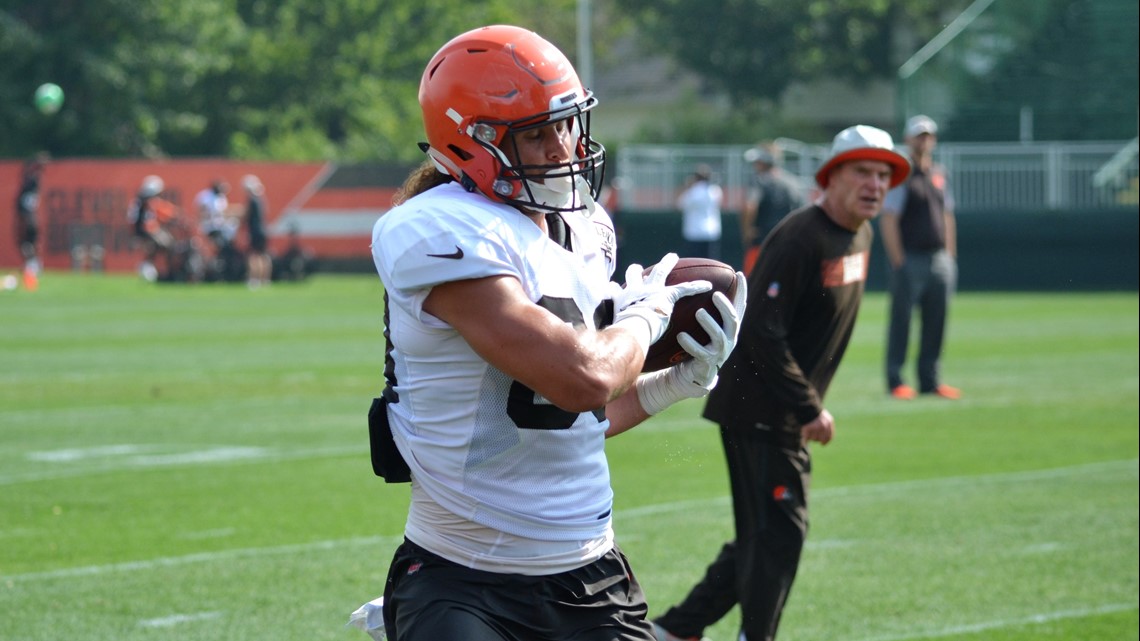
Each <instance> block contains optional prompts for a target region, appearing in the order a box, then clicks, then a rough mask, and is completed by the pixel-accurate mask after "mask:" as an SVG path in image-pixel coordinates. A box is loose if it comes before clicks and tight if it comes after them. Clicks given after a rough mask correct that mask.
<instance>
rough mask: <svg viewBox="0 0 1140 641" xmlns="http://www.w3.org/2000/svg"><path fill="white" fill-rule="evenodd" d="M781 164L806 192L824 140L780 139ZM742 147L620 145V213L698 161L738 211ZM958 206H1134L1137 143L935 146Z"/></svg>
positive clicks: (746, 168) (661, 206) (656, 204)
mask: <svg viewBox="0 0 1140 641" xmlns="http://www.w3.org/2000/svg"><path fill="white" fill-rule="evenodd" d="M777 144H779V146H780V147H781V148H782V149H783V151H784V168H785V170H786V171H788V172H789V173H790V174H792V175H794V176H795V177H797V178H798V179H799V181H800V183H801V184H802V185H803V187H804V193H805V194H806V195H810V194H811V193H812V191H813V187H814V186H815V181H814V177H813V176H814V173H815V170H816V169H817V168H818V167H819V166H820V165H821V164H822V162H823V160H824V159H825V158H826V156H827V151H828V147H827V145H810V144H806V143H802V142H799V141H795V140H789V139H780V140H778V141H777ZM747 149H748V147H747V146H744V145H739V146H737V145H728V146H720V145H626V146H624V147H622V148H621V149H620V150H619V153H618V155H617V158H616V163H615V164H616V167H611V170H615V169H616V172H617V182H616V183H615V184H616V185H618V186H619V188H620V199H621V200H620V204H621V208H622V210H623V211H638V210H654V211H660V210H666V209H673V208H674V201H675V199H676V196H677V193H678V192H679V191H680V189H681V187H682V186H683V185H684V182H685V180H686V178H687V177H688V176H689V175H690V174H692V172H693V170H694V169H695V168H696V166H697V165H698V164H706V165H708V166H710V167H711V168H712V170H713V174H714V176H715V178H716V180H717V181H718V182H719V183H720V184H721V185H722V187H724V189H725V194H726V196H725V209H726V210H739V209H740V208H741V206H742V205H743V203H744V199H745V197H746V194H747V188H748V185H749V182H750V181H751V178H752V175H753V171H752V167H751V165H750V164H749V163H747V162H745V160H744V152H745V151H746V150H747ZM935 159H936V161H937V162H940V163H942V164H943V165H945V166H946V169H947V171H948V172H949V174H950V181H951V186H952V189H953V190H954V196H955V198H956V200H957V209H958V211H999V210H1018V211H1026V210H1042V211H1046V210H1082V209H1097V208H1104V207H1121V206H1129V205H1136V204H1137V182H1138V179H1137V175H1138V161H1137V141H1136V140H1132V141H1125V142H1041V143H1009V144H998V143H948V142H943V143H940V144H939V145H938V148H937V149H936V151H935Z"/></svg>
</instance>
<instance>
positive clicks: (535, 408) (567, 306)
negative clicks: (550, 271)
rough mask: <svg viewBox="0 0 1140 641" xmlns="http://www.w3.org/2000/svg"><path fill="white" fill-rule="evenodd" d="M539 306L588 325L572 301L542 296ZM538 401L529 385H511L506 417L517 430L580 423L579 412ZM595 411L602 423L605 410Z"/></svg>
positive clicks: (563, 317) (595, 415)
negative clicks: (513, 423) (568, 410)
mask: <svg viewBox="0 0 1140 641" xmlns="http://www.w3.org/2000/svg"><path fill="white" fill-rule="evenodd" d="M538 305H539V306H540V307H543V308H545V309H547V310H549V311H550V312H551V313H553V314H554V315H555V316H557V317H558V318H561V319H562V320H564V321H566V322H568V323H570V324H571V325H577V326H582V325H584V324H585V322H584V321H583V319H582V312H581V311H580V310H579V309H578V306H577V305H575V304H574V301H573V300H571V299H569V298H554V297H550V296H543V297H542V298H541V299H539V301H538ZM538 398H539V397H538V394H536V393H535V391H534V390H532V389H531V388H529V387H527V386H526V385H523V384H522V383H520V382H518V381H513V382H512V383H511V391H510V393H509V394H508V396H507V416H509V417H511V420H512V421H514V422H515V426H516V427H518V428H519V429H532V430H565V429H569V428H570V426H571V425H573V424H574V421H576V420H578V414H577V413H576V412H567V411H566V410H564V409H562V408H560V407H557V406H555V405H552V404H550V403H548V402H547V403H540V402H539V400H538ZM592 412H593V414H594V417H595V418H597V419H598V420H599V421H603V420H605V418H606V408H604V407H599V408H598V409H595V410H593V411H592Z"/></svg>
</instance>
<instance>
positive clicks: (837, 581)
mask: <svg viewBox="0 0 1140 641" xmlns="http://www.w3.org/2000/svg"><path fill="white" fill-rule="evenodd" d="M885 308H886V302H885V299H884V297H883V296H882V295H881V294H870V295H868V297H867V300H866V301H865V303H864V307H863V311H862V314H861V317H860V319H859V324H858V326H857V330H856V336H855V338H854V341H853V343H852V346H851V349H850V350H849V352H848V355H847V357H846V359H845V362H844V364H843V366H842V367H841V368H840V370H839V375H838V377H837V378H836V380H835V382H834V384H833V386H832V391H831V394H830V397H829V398H828V403H827V406H828V408H829V409H830V410H831V412H832V413H833V414H834V415H835V417H836V420H837V423H838V435H837V438H836V440H835V441H834V442H833V443H832V444H831V445H829V446H827V447H826V448H818V447H817V448H816V450H815V451H814V457H815V475H814V488H813V495H812V519H813V523H812V532H811V535H810V537H809V542H808V547H807V549H806V551H805V554H804V560H803V562H802V564H801V567H800V576H799V579H798V581H797V584H796V587H795V590H794V591H793V593H792V597H791V602H790V604H789V606H788V609H787V611H786V612H785V617H784V623H783V626H782V632H781V638H782V639H785V640H787V641H904V640H906V641H910V640H923V639H939V640H946V641H981V640H986V641H991V640H992V641H1030V640H1034V641H1036V640H1042V639H1045V640H1053V639H1065V640H1073V641H1094V640H1105V641H1109V640H1111V641H1119V640H1125V639H1129V640H1134V639H1136V638H1137V635H1138V631H1140V624H1138V599H1140V587H1138V577H1140V571H1138V562H1140V561H1138V540H1140V534H1138V531H1140V526H1138V508H1137V501H1138V458H1140V453H1138V437H1137V428H1138V399H1140V391H1138V390H1140V371H1138V369H1140V368H1138V356H1137V355H1138V344H1140V343H1138V336H1140V332H1138V329H1137V327H1138V322H1140V313H1138V296H1137V294H1136V293H1135V292H1133V293H1114V294H1112V293H1104V294H1101V293H1098V294H1091V293H1090V294H962V295H960V296H959V297H958V298H957V299H956V301H955V306H954V308H953V310H952V319H951V323H950V337H949V342H948V353H947V355H946V360H945V379H946V381H947V382H949V383H951V384H954V385H958V386H960V387H961V388H962V389H963V391H964V395H965V396H964V399H963V400H961V401H959V402H948V401H941V400H939V399H926V398H923V399H919V400H917V401H913V402H898V401H892V400H890V399H888V398H887V396H886V394H885V393H884V390H883V383H882V376H881V367H880V361H881V356H882V339H883V336H884V312H885ZM382 349H383V348H382V337H381V290H380V285H379V282H378V280H377V279H375V278H370V277H367V276H331V275H320V276H317V277H315V278H314V279H311V280H310V281H308V282H305V283H301V284H295V285H288V284H278V285H274V286H273V287H271V288H268V289H264V290H259V291H255V292H251V291H248V290H247V289H246V288H245V287H243V286H228V285H209V286H189V287H187V286H155V285H148V284H145V283H142V282H139V281H138V280H136V279H135V278H132V277H128V276H84V275H73V274H66V273H48V274H47V275H46V276H45V277H44V278H43V279H42V282H41V286H40V291H38V292H35V293H28V292H24V291H15V292H3V291H0V639H2V640H3V641H37V640H44V641H48V640H50V641H57V640H65V639H66V640H79V639H82V640H91V641H134V640H153V639H179V640H211V641H216V640H221V639H225V640H245V639H250V640H255V639H256V640H260V639H274V640H297V641H315V640H322V639H331V640H345V641H364V640H365V639H366V638H367V637H366V635H364V634H363V633H362V632H360V631H358V630H354V629H350V628H346V627H345V626H344V624H345V622H346V621H347V618H348V614H349V613H350V612H351V611H352V610H353V609H355V608H356V607H357V606H359V605H360V604H361V603H363V602H364V601H366V600H368V599H370V598H372V597H374V596H377V595H378V594H379V593H380V592H381V590H382V586H383V581H384V576H385V572H386V569H387V564H388V560H389V557H390V554H391V551H392V550H393V548H394V547H395V545H396V544H397V541H398V540H399V537H400V535H401V532H402V529H403V521H404V515H405V510H406V504H407V487H406V486H387V485H385V484H384V483H383V482H382V481H381V480H380V479H378V478H376V477H374V476H372V472H371V469H370V467H369V462H368V455H367V435H366V429H365V421H364V415H365V412H366V410H367V407H368V404H369V401H370V399H371V397H372V396H373V395H374V394H375V393H376V392H377V391H378V389H379V386H380V378H381V360H382ZM700 408H701V404H700V402H698V401H692V402H688V403H685V404H681V405H679V406H677V407H674V408H672V409H670V410H669V411H667V412H665V413H664V414H663V415H661V416H659V417H656V418H655V419H653V420H652V421H651V422H649V423H646V424H645V425H643V426H641V427H639V428H637V429H636V430H634V431H632V432H630V433H628V434H625V435H623V436H621V437H619V438H617V439H614V440H612V441H610V443H609V451H610V455H611V464H612V468H613V474H614V487H615V491H616V494H617V511H616V529H617V533H618V540H619V542H620V543H621V544H622V546H623V548H624V549H625V551H626V552H627V554H628V555H629V556H630V558H631V560H632V562H633V565H634V568H635V569H636V570H637V572H638V576H639V578H640V580H641V582H642V584H643V586H644V588H645V590H646V592H647V595H648V598H649V600H650V606H651V609H652V611H654V612H658V611H661V610H663V609H664V608H665V607H667V606H669V605H671V604H672V603H674V602H675V601H676V600H678V599H679V598H681V596H682V595H683V594H684V593H685V592H686V591H687V589H688V588H689V586H690V585H691V584H692V583H693V582H694V581H696V580H697V579H698V578H699V576H700V575H701V573H702V572H703V570H704V567H705V564H706V563H707V562H708V561H710V560H711V559H712V558H713V556H714V555H715V553H716V551H717V550H718V549H719V546H720V544H721V542H722V541H723V540H724V539H725V538H726V537H729V536H731V531H732V522H731V513H730V506H729V500H728V496H727V494H728V490H727V481H726V477H725V472H724V465H723V461H722V457H721V452H720V443H719V440H718V438H717V436H716V432H715V429H714V427H713V426H712V425H711V424H709V423H707V422H705V421H703V420H701V419H699V418H698V414H699V411H700ZM737 622H738V615H737V614H736V613H735V612H734V613H732V614H730V615H729V616H728V617H727V618H726V619H725V620H723V621H722V622H721V623H720V624H718V625H717V626H716V627H714V628H711V629H710V630H709V631H708V635H709V636H710V637H711V638H712V639H713V640H714V641H729V640H730V639H732V640H734V639H735V629H736V625H737ZM460 641H461V640H460Z"/></svg>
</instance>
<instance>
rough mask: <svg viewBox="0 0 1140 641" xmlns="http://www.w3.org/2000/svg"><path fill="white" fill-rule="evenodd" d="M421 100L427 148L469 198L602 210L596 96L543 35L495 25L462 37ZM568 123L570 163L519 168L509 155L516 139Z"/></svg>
mask: <svg viewBox="0 0 1140 641" xmlns="http://www.w3.org/2000/svg"><path fill="white" fill-rule="evenodd" d="M419 101H420V108H421V109H422V111H423V118H424V130H425V132H426V133H427V139H428V142H427V146H426V148H425V151H427V153H428V155H429V156H430V157H431V158H432V160H433V161H434V162H435V165H436V167H437V169H439V170H440V171H443V172H446V173H448V174H450V175H451V177H452V178H454V179H455V180H457V181H459V183H460V184H462V185H463V186H464V187H465V188H466V189H467V190H468V191H475V190H478V191H479V192H481V193H483V194H484V195H486V196H487V197H488V198H491V199H492V200H497V201H500V202H505V203H510V204H512V205H516V206H519V207H523V208H526V209H530V210H538V211H582V210H588V209H590V208H592V207H593V201H594V199H595V198H597V196H598V191H599V190H600V189H601V185H602V178H603V174H602V172H603V167H604V165H605V156H606V151H605V148H604V147H603V146H602V145H601V143H599V142H597V141H595V140H594V139H593V138H591V137H590V114H589V112H590V110H591V109H593V108H594V106H595V105H596V104H597V99H596V98H594V96H593V94H591V93H590V92H589V91H587V90H586V89H585V88H584V87H583V86H582V82H581V81H580V80H579V79H578V74H577V72H575V71H574V67H573V66H572V65H571V64H570V61H569V60H567V58H566V56H565V55H564V54H563V53H562V52H561V51H559V50H558V48H557V47H555V46H554V45H552V44H551V43H549V42H547V41H546V40H544V39H543V38H542V37H541V36H539V35H538V34H536V33H534V32H532V31H527V30H526V29H522V28H519V27H513V26H507V25H495V26H489V27H482V28H479V29H475V30H472V31H468V32H467V33H464V34H461V35H459V36H456V37H455V38H453V39H452V40H451V41H450V42H448V43H447V44H445V45H444V46H443V47H442V48H441V49H440V50H439V51H438V52H437V53H436V54H435V56H433V57H432V59H431V61H430V62H429V63H428V65H427V69H425V70H424V74H423V78H422V79H421V80H420V91H419ZM567 119H573V120H572V122H571V123H570V125H571V131H572V133H573V135H575V136H576V138H577V143H576V145H575V148H576V151H575V153H574V156H575V157H574V158H572V159H571V160H570V161H569V162H566V163H558V164H552V165H518V166H512V164H511V162H510V161H509V160H508V158H507V156H506V155H505V154H504V153H503V151H502V146H503V145H504V144H511V143H512V142H513V139H514V135H515V134H517V133H519V132H521V131H525V130H527V129H531V128H535V127H544V126H546V125H549V124H551V123H553V122H558V121H561V120H567ZM515 157H516V158H517V157H518V154H517V153H516V154H515Z"/></svg>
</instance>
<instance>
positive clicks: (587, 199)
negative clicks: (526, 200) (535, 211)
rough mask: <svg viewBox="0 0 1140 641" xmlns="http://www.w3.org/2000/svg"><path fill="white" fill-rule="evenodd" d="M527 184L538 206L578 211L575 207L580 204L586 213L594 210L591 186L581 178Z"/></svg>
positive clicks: (529, 181) (549, 179)
mask: <svg viewBox="0 0 1140 641" xmlns="http://www.w3.org/2000/svg"><path fill="white" fill-rule="evenodd" d="M526 184H527V187H528V188H529V189H530V193H531V194H532V195H533V197H534V202H535V204H537V205H543V206H546V207H554V208H556V209H577V207H575V205H577V204H579V203H580V204H581V205H582V206H583V207H584V208H585V211H587V212H591V211H593V210H594V198H593V196H591V195H590V186H589V185H588V184H586V179H585V178H583V177H581V176H573V177H572V176H559V177H558V178H547V179H546V180H545V181H544V182H542V183H538V182H535V181H533V180H528V181H526Z"/></svg>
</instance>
